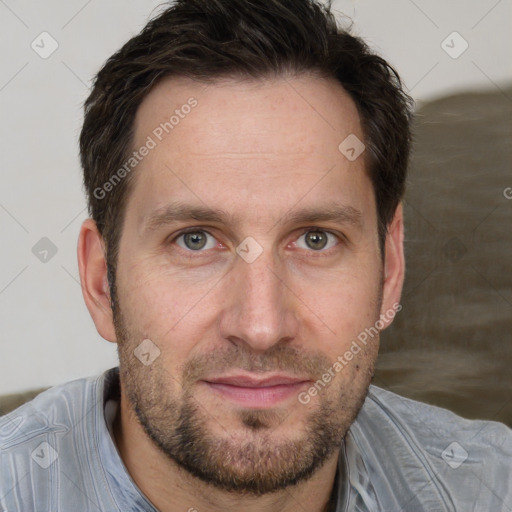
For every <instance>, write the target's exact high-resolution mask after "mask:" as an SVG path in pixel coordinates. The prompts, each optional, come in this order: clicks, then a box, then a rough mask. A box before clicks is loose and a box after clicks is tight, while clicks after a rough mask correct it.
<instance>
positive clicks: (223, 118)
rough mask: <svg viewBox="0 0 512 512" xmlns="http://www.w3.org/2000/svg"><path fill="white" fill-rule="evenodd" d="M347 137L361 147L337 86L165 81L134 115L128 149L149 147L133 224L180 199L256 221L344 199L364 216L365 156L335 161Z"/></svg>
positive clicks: (352, 110) (314, 80)
mask: <svg viewBox="0 0 512 512" xmlns="http://www.w3.org/2000/svg"><path fill="white" fill-rule="evenodd" d="M349 136H355V137H357V138H358V139H359V140H361V141H362V140H363V133H362V129H361V124H360V119H359V115H358V112H357V108H356V106H355V104H354V102H353V101H352V99H351V98H350V97H349V95H348V94H347V93H346V92H345V91H344V89H343V88H342V87H341V85H340V84H338V83H337V82H335V81H334V80H326V79H322V78H319V77H315V76H311V75H303V76H299V77H294V78H285V77H280V78H279V77H278V78H273V79H266V80H263V79H262V80H243V81H241V80H235V79H222V80H219V81H216V82H213V83H209V84H205V83H200V82H196V81H193V80H190V79H186V78H176V77H173V78H167V79H164V80H163V81H162V82H160V83H159V84H158V85H157V86H156V87H155V88H154V89H153V90H152V91H151V93H150V94H149V95H148V96H147V97H146V98H145V99H144V101H143V102H142V104H141V105H140V107H139V109H138V112H137V116H136V120H135V137H134V147H135V149H137V148H139V147H141V146H143V145H145V144H147V142H148V140H149V139H151V141H152V144H151V145H153V143H154V147H153V148H152V149H151V150H150V151H149V152H148V154H147V155H146V156H145V157H144V158H143V159H142V160H141V161H140V163H139V164H138V165H137V169H136V176H135V186H134V189H133V192H132V197H131V198H130V200H129V202H130V203H131V205H132V206H133V207H134V208H135V209H136V210H137V212H138V215H137V220H138V222H139V223H141V222H143V221H144V219H145V218H147V216H148V215H149V214H150V210H151V211H154V210H155V209H156V208H161V207H163V206H165V204H166V203H168V202H170V201H171V200H172V199H174V198H176V197H179V198H180V199H183V197H184V196H187V201H188V202H191V201H192V202H194V203H195V204H197V205H199V204H201V203H202V205H203V206H204V205H216V206H218V205H219V204H221V205H222V208H223V209H225V210H227V211H229V209H230V208H232V209H234V211H235V213H237V214H238V213H239V214H243V212H244V211H252V212H253V213H252V215H253V216H254V214H255V213H256V214H257V216H258V218H262V215H264V214H265V213H269V214H270V213H272V214H273V215H274V216H279V215H280V214H281V212H279V210H280V209H281V210H282V209H283V208H286V209H289V208H290V206H291V203H293V202H297V201H298V200H300V201H301V202H302V204H303V206H305V207H316V206H317V203H318V202H319V201H325V202H329V203H331V204H332V203H334V202H335V201H336V200H337V199H338V200H340V201H341V202H342V203H344V204H348V202H349V199H350V200H351V201H352V202H351V204H350V206H353V207H354V208H357V209H359V210H363V209H364V208H363V206H364V205H363V204H362V203H364V202H365V201H367V200H368V199H369V196H368V194H369V192H370V189H371V184H370V182H369V180H368V177H367V176H366V172H365V166H364V154H363V155H362V156H361V157H360V158H358V159H356V160H355V161H349V160H348V159H347V158H346V157H345V156H344V155H343V154H342V153H341V152H340V149H339V145H340V143H342V142H343V141H344V140H345V139H346V138H347V137H349Z"/></svg>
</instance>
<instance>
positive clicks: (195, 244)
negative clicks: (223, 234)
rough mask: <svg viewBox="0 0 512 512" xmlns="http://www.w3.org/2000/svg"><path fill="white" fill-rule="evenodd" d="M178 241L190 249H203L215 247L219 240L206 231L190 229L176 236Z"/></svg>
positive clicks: (182, 246)
mask: <svg viewBox="0 0 512 512" xmlns="http://www.w3.org/2000/svg"><path fill="white" fill-rule="evenodd" d="M175 241H176V243H177V244H178V245H179V246H180V247H181V248H182V249H186V250H189V251H201V250H203V249H213V248H214V247H216V246H217V245H218V242H217V240H216V239H215V238H214V237H213V236H212V235H210V233H207V232H206V231H200V230H198V231H188V232H186V233H181V235H178V236H177V237H176V238H175Z"/></svg>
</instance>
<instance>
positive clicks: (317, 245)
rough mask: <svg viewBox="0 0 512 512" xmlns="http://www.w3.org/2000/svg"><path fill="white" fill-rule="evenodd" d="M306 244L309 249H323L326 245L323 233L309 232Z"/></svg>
mask: <svg viewBox="0 0 512 512" xmlns="http://www.w3.org/2000/svg"><path fill="white" fill-rule="evenodd" d="M306 244H307V245H308V246H309V247H310V248H311V249H317V250H318V249H323V248H324V247H325V246H326V244H327V237H326V236H325V233H320V232H319V231H310V232H309V233H308V234H307V236H306Z"/></svg>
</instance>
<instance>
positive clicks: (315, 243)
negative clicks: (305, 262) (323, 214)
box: [294, 229, 338, 251]
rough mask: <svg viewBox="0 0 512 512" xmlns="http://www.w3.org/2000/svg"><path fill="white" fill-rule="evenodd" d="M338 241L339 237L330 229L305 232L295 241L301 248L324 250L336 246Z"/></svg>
mask: <svg viewBox="0 0 512 512" xmlns="http://www.w3.org/2000/svg"><path fill="white" fill-rule="evenodd" d="M337 243H338V237H336V236H335V235H334V234H333V233H330V232H329V231H323V230H321V229H314V230H310V231H306V232H305V233H303V234H302V235H301V236H300V237H299V238H298V240H297V241H296V242H295V243H294V245H295V246H296V247H300V248H301V249H312V250H313V251H323V250H327V249H330V248H331V247H334V246H335V245H337Z"/></svg>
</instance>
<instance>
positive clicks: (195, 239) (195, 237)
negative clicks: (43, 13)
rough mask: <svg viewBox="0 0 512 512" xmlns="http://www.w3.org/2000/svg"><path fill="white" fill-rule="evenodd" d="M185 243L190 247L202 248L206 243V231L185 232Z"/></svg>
mask: <svg viewBox="0 0 512 512" xmlns="http://www.w3.org/2000/svg"><path fill="white" fill-rule="evenodd" d="M184 241H185V245H186V246H187V247H188V248H189V249H194V250H198V249H202V248H203V247H204V246H205V244H206V237H205V236H204V233H185V237H184Z"/></svg>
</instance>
